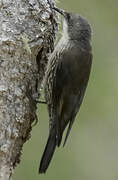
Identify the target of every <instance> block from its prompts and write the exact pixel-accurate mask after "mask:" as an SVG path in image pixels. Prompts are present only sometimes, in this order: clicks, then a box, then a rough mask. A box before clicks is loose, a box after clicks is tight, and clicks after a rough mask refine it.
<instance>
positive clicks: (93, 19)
mask: <svg viewBox="0 0 118 180" xmlns="http://www.w3.org/2000/svg"><path fill="white" fill-rule="evenodd" d="M57 6H60V7H61V8H63V9H66V10H69V11H73V12H76V13H80V14H81V15H83V16H85V17H86V18H87V19H88V21H89V22H90V23H91V25H92V28H93V39H92V46H93V66H92V73H91V77H90V81H89V86H88V88H87V92H86V96H85V99H84V102H83V104H82V107H81V110H80V112H79V113H78V116H77V118H76V121H75V123H74V126H73V128H72V131H71V133H70V137H69V139H68V142H67V145H66V146H65V147H64V148H63V147H61V148H59V149H57V150H56V153H55V154H54V157H53V160H52V162H51V165H50V166H49V169H48V171H47V173H46V175H40V176H39V175H38V167H39V162H40V158H41V155H42V152H43V150H44V146H45V143H46V141H47V137H48V114H47V108H46V105H42V104H41V105H39V109H38V113H39V123H38V124H37V126H36V127H34V128H33V131H32V138H31V139H30V140H29V141H28V142H27V143H26V144H25V146H24V150H23V155H22V161H21V164H20V165H19V166H18V167H17V169H16V172H15V175H14V179H17V180H21V179H22V180H27V179H28V180H33V179H35V180H38V179H41V180H54V179H55V180H60V179H62V180H72V179H73V180H116V179H118V110H117V108H118V105H117V101H118V100H117V99H118V97H117V96H118V79H117V76H118V70H117V69H118V1H116V0H114V1H113V0H102V1H101V0H88V1H87V0H75V1H66V0H65V1H64V0H61V3H59V4H58V5H57Z"/></svg>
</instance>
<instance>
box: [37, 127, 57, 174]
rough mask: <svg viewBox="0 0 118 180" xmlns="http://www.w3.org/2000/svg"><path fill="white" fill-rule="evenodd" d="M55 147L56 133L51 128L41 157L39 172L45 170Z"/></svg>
mask: <svg viewBox="0 0 118 180" xmlns="http://www.w3.org/2000/svg"><path fill="white" fill-rule="evenodd" d="M55 148H56V133H55V131H54V129H53V130H52V131H51V133H50V135H49V137H48V141H47V144H46V147H45V150H44V153H43V156H42V158H41V162H40V167H39V174H40V173H45V172H46V170H47V168H48V166H49V164H50V161H51V159H52V156H53V154H54V151H55Z"/></svg>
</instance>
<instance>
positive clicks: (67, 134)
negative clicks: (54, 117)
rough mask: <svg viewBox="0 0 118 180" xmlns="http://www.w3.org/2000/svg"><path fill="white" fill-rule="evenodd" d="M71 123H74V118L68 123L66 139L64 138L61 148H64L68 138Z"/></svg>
mask: <svg viewBox="0 0 118 180" xmlns="http://www.w3.org/2000/svg"><path fill="white" fill-rule="evenodd" d="M73 122H74V118H73V119H72V120H71V121H70V123H69V126H68V129H67V132H66V137H65V140H64V143H63V147H64V146H65V144H66V141H67V139H68V136H69V134H70V130H71V128H72V125H73Z"/></svg>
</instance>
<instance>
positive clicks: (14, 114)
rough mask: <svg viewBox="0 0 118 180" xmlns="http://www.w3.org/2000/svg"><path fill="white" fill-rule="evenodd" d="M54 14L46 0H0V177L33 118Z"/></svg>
mask: <svg viewBox="0 0 118 180" xmlns="http://www.w3.org/2000/svg"><path fill="white" fill-rule="evenodd" d="M51 2H52V1H51ZM55 15H56V14H55V12H52V10H51V9H50V5H49V4H48V2H47V1H46V0H28V1H26V0H1V1H0V180H8V179H10V178H11V175H12V173H13V169H14V168H15V166H16V165H17V163H19V162H20V154H21V150H22V146H23V144H24V143H25V141H26V140H28V139H29V137H30V132H31V129H32V123H33V122H34V121H35V120H36V119H37V116H36V104H37V103H36V101H35V100H36V99H37V98H39V96H40V88H41V82H42V79H43V76H44V72H45V67H46V64H47V61H48V53H50V52H52V50H53V47H54V39H55V35H56V34H55V33H56V31H57V23H56V20H57V17H56V16H55Z"/></svg>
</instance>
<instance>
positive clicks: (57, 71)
mask: <svg viewBox="0 0 118 180" xmlns="http://www.w3.org/2000/svg"><path fill="white" fill-rule="evenodd" d="M54 9H55V10H56V11H58V12H59V13H61V14H62V15H63V17H64V22H63V34H62V38H61V39H60V41H59V43H58V44H57V46H56V47H55V50H54V52H53V53H52V54H51V56H50V58H49V64H48V67H47V71H46V77H45V98H46V102H47V105H48V112H49V119H50V130H49V137H48V141H47V144H46V147H45V150H44V153H43V156H42V159H41V163H40V168H39V173H45V172H46V170H47V168H48V166H49V163H50V161H51V159H52V156H53V153H54V151H55V148H56V146H58V147H59V146H60V143H61V140H62V136H63V132H64V130H65V128H66V126H67V125H68V129H67V133H66V137H65V141H64V145H65V143H66V140H67V137H68V135H69V132H70V130H71V127H72V125H73V122H74V120H75V116H76V114H77V112H78V110H79V108H80V105H81V103H82V100H83V97H84V94H85V90H86V87H87V83H88V79H89V75H90V70H91V63H92V53H91V45H90V40H91V28H90V25H89V24H88V22H87V20H85V19H84V18H83V17H81V16H79V15H78V14H73V13H68V12H65V11H63V10H61V9H58V8H54Z"/></svg>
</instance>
